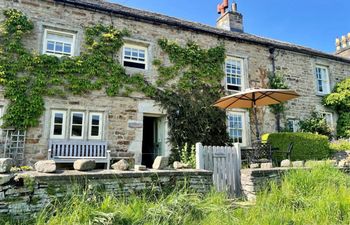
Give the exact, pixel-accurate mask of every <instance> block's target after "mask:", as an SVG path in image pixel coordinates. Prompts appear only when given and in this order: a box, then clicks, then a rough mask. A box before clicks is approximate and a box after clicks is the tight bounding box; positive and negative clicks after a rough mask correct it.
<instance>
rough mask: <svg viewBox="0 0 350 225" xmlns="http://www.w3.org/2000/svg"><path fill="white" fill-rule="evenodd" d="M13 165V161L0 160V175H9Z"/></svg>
mask: <svg viewBox="0 0 350 225" xmlns="http://www.w3.org/2000/svg"><path fill="white" fill-rule="evenodd" d="M14 165H15V162H14V161H13V159H9V158H3V159H0V173H9V172H10V171H11V168H12V167H13V166H14Z"/></svg>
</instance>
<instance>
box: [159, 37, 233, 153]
mask: <svg viewBox="0 0 350 225" xmlns="http://www.w3.org/2000/svg"><path fill="white" fill-rule="evenodd" d="M159 46H160V47H161V48H162V50H163V51H164V52H165V53H167V55H168V59H169V61H170V63H171V65H170V66H166V65H165V63H164V62H162V61H161V60H159V59H158V60H155V61H154V65H155V66H156V67H157V69H158V73H159V78H158V81H157V86H158V87H159V90H158V92H157V94H156V95H155V97H154V98H155V99H156V100H157V101H159V102H160V103H161V105H162V106H163V107H164V108H165V109H166V110H167V112H168V115H167V116H168V122H169V127H170V133H169V136H170V138H169V141H170V143H171V144H172V146H173V147H174V149H173V156H174V158H175V159H179V150H180V149H182V148H183V147H184V146H185V145H186V144H187V145H188V146H191V145H194V144H195V143H196V142H202V143H203V144H210V145H226V144H229V143H230V138H229V136H228V133H227V125H226V122H227V120H226V113H225V112H224V111H222V110H219V109H217V108H215V107H213V106H212V104H213V103H214V102H215V101H216V100H217V99H219V98H220V97H221V96H222V95H223V94H224V90H223V87H222V85H221V81H222V80H223V79H224V77H225V73H224V71H223V68H222V66H223V64H224V61H225V49H224V47H223V46H221V45H220V46H217V47H213V48H209V49H202V48H200V47H199V46H198V45H197V44H195V43H193V42H189V43H187V44H186V46H180V45H179V44H177V43H175V42H171V41H169V40H166V39H162V40H159ZM189 149H190V148H189Z"/></svg>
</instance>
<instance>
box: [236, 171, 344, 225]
mask: <svg viewBox="0 0 350 225" xmlns="http://www.w3.org/2000/svg"><path fill="white" fill-rule="evenodd" d="M349 195H350V177H349V176H348V175H347V174H344V173H342V172H341V171H339V170H338V169H336V168H332V167H330V166H318V167H316V168H314V169H312V170H293V171H291V172H289V173H288V174H287V175H286V176H285V177H284V178H283V180H282V182H281V184H280V185H276V184H272V185H271V188H270V189H269V190H266V191H264V192H263V193H260V195H259V196H258V197H257V202H256V205H255V206H253V207H252V208H249V209H240V210H237V211H236V213H235V215H236V217H237V218H239V224H242V225H244V224H247V225H248V224H249V225H250V224H262V225H265V224H266V225H268V224H276V225H277V224H278V225H279V224H281V225H289V224H290V225H292V224H295V225H297V224H298V225H302V224H310V225H316V224H317V225H328V224H334V225H335V224H337V225H342V224H344V225H345V224H349V221H350V198H349Z"/></svg>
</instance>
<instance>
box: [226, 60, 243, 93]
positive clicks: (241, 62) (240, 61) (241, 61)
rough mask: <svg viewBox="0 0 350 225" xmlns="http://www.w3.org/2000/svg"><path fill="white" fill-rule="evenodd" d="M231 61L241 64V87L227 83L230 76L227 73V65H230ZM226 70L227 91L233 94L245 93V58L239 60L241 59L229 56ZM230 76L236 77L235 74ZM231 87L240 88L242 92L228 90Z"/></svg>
mask: <svg viewBox="0 0 350 225" xmlns="http://www.w3.org/2000/svg"><path fill="white" fill-rule="evenodd" d="M229 61H237V62H239V63H240V64H241V74H240V76H241V84H240V85H236V84H230V83H228V82H227V76H228V75H229V74H228V73H227V64H228V62H229ZM224 69H225V89H226V90H227V91H232V92H239V91H243V90H244V89H245V85H244V82H245V76H244V74H245V70H244V59H243V58H239V57H233V56H228V57H226V59H225V67H224ZM230 76H235V75H234V74H230ZM229 85H231V86H237V87H240V88H241V90H230V89H229V88H228V86H229Z"/></svg>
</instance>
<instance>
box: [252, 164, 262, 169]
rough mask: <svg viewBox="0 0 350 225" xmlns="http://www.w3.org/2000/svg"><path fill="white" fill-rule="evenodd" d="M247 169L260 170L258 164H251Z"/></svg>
mask: <svg viewBox="0 0 350 225" xmlns="http://www.w3.org/2000/svg"><path fill="white" fill-rule="evenodd" d="M249 167H250V169H258V168H260V165H259V163H252V164H250V165H249Z"/></svg>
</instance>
